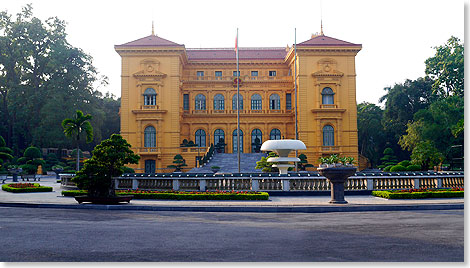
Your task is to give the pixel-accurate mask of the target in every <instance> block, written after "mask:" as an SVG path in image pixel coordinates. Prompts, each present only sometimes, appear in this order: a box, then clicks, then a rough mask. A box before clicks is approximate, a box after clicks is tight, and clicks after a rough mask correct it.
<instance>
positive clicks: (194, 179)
mask: <svg viewBox="0 0 470 268" xmlns="http://www.w3.org/2000/svg"><path fill="white" fill-rule="evenodd" d="M115 180H116V181H115V186H116V189H134V190H135V189H142V190H181V191H216V190H219V191H232V190H235V191H329V190H330V189H331V188H330V184H329V182H328V181H327V179H326V178H325V177H322V176H320V175H319V174H316V173H290V174H284V175H280V174H266V173H248V174H243V173H241V174H237V173H235V174H209V173H207V174H205V173H165V174H125V175H123V176H121V177H118V178H115ZM344 187H345V190H348V191H358V190H390V189H412V188H415V189H419V188H452V187H464V173H463V172H408V173H374V174H371V173H359V172H358V173H356V174H355V175H354V176H352V177H349V179H348V180H347V182H346V183H345V184H344Z"/></svg>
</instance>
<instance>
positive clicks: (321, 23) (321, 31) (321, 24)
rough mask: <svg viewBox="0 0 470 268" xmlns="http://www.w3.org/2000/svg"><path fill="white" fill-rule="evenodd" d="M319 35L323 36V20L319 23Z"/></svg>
mask: <svg viewBox="0 0 470 268" xmlns="http://www.w3.org/2000/svg"><path fill="white" fill-rule="evenodd" d="M320 27H321V28H320V35H325V34H323V19H322V20H321V21H320Z"/></svg>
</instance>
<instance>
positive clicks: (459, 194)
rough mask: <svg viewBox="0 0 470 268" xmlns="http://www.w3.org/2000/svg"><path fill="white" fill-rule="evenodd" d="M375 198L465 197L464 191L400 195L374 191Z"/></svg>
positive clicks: (437, 191) (403, 193)
mask: <svg viewBox="0 0 470 268" xmlns="http://www.w3.org/2000/svg"><path fill="white" fill-rule="evenodd" d="M372 195H373V196H377V197H383V198H387V199H423V198H450V197H464V191H450V190H434V191H426V192H413V193H406V192H401V193H398V192H396V191H372Z"/></svg>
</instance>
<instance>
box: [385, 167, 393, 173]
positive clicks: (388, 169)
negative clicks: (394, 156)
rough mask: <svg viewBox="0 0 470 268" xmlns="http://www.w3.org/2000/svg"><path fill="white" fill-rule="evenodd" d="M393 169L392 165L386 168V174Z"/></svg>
mask: <svg viewBox="0 0 470 268" xmlns="http://www.w3.org/2000/svg"><path fill="white" fill-rule="evenodd" d="M392 167H393V166H392V165H390V166H386V167H385V168H384V171H385V172H389V171H390V169H391V168H392Z"/></svg>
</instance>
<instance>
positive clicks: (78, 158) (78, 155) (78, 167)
mask: <svg viewBox="0 0 470 268" xmlns="http://www.w3.org/2000/svg"><path fill="white" fill-rule="evenodd" d="M79 170H80V148H79V146H78V141H77V169H76V171H79Z"/></svg>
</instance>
